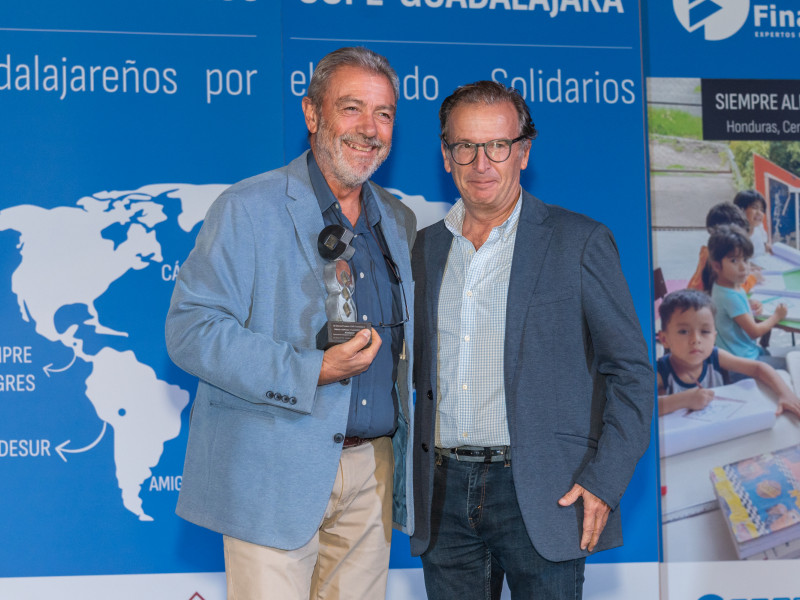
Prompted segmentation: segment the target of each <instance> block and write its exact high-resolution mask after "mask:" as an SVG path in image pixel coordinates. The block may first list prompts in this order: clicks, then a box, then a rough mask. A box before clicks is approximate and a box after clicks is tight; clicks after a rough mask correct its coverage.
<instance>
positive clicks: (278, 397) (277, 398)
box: [275, 394, 283, 400]
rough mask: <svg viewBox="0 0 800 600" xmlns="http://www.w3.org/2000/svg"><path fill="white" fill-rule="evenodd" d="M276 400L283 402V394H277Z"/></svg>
mask: <svg viewBox="0 0 800 600" xmlns="http://www.w3.org/2000/svg"><path fill="white" fill-rule="evenodd" d="M275 400H283V396H282V395H281V394H275Z"/></svg>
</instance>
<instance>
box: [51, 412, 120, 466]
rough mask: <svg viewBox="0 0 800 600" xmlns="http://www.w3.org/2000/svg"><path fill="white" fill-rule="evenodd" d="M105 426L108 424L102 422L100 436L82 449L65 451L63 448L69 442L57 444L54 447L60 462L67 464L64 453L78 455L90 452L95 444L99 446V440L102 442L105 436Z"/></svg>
mask: <svg viewBox="0 0 800 600" xmlns="http://www.w3.org/2000/svg"><path fill="white" fill-rule="evenodd" d="M107 426H108V423H106V422H105V421H103V431H101V432H100V435H99V436H97V439H96V440H95V441H93V442H92V443H91V444H89V445H88V446H86V447H84V448H76V449H74V450H73V449H70V450H67V449H66V448H65V447H64V446H66V445H67V444H69V442H70V440H67V441H66V442H62V443H61V444H59V445H58V446H56V452H58V455H59V456H60V457H61V460H63V461H64V462H67V457H66V456H64V453H65V452H67V453H69V454H78V453H80V452H86V451H87V450H91V449H92V448H94V447H95V446H97V444H99V443H100V440H102V439H103V436H104V435H105V434H106V427H107Z"/></svg>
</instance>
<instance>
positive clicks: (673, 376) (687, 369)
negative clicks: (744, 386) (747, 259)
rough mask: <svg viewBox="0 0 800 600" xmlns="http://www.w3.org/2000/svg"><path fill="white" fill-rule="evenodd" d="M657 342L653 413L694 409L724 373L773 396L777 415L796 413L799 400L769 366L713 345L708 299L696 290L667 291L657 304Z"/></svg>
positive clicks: (722, 379) (711, 394) (708, 396)
mask: <svg viewBox="0 0 800 600" xmlns="http://www.w3.org/2000/svg"><path fill="white" fill-rule="evenodd" d="M658 312H659V316H660V317H661V331H660V332H659V334H658V337H659V341H660V342H661V344H662V345H663V346H664V347H665V348H666V349H667V350H668V352H667V353H666V354H665V355H664V356H662V357H661V358H659V359H658V362H657V365H656V366H657V369H656V372H657V379H658V414H659V415H665V414H668V413H671V412H673V411H676V410H678V409H680V408H688V409H690V410H700V409H702V408H704V407H705V406H706V405H707V404H708V403H709V402H711V400H713V398H714V390H713V389H710V388H715V387H719V386H721V385H725V384H726V383H728V372H734V373H739V374H741V375H744V376H746V377H752V378H754V379H756V380H758V381H760V382H762V383H764V384H765V385H766V386H767V387H769V388H770V389H771V390H772V391H773V392H775V394H777V396H778V411H777V412H778V414H780V413H782V412H783V411H784V410H787V411H790V412H792V413H794V414H795V415H798V416H800V399H799V398H798V397H797V395H796V394H795V393H794V392H793V391H792V390H791V389H790V388H789V386H788V385H786V383H785V382H784V381H783V379H782V378H781V376H780V375H778V373H777V371H775V369H773V368H772V367H771V366H770V365H768V364H766V363H763V362H760V361H756V360H750V359H747V358H742V357H739V356H735V355H733V354H731V353H730V352H727V351H725V350H723V349H721V348H717V347H716V346H715V345H714V340H715V338H716V335H717V331H716V327H715V325H714V313H715V308H714V303H713V301H712V300H711V298H710V297H709V296H708V295H707V294H704V293H703V292H700V291H697V290H678V291H676V292H672V293H670V294H667V296H666V297H665V298H664V300H663V301H662V302H661V306H659V308H658Z"/></svg>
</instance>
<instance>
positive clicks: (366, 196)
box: [307, 152, 381, 227]
mask: <svg viewBox="0 0 800 600" xmlns="http://www.w3.org/2000/svg"><path fill="white" fill-rule="evenodd" d="M307 162H308V176H309V178H310V179H311V187H312V188H313V190H314V195H315V196H316V197H317V202H318V203H319V210H320V212H322V213H324V212H325V211H326V210H328V209H330V208H331V207H332V206H334V205H335V206H336V209H335V210H337V211H339V213H341V210H342V209H341V207H340V206H339V201H338V200H337V199H336V196H334V195H333V192H332V191H331V186H329V185H328V182H327V181H326V180H325V176H324V175H323V174H322V170H321V169H320V168H319V165H318V164H317V159H316V157H315V156H314V153H313V152H309V153H308V158H307ZM361 201H362V206H363V208H364V212H365V214H366V216H367V221H368V222H369V224H370V227H375V225H377V224H378V223H379V222H380V220H381V213H380V211H379V210H378V206H377V205H376V203H375V198H374V196H373V194H372V187H371V186H370V185H369V182H365V183H364V185H362V186H361ZM348 225H349V223H348Z"/></svg>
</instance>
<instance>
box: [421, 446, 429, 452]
mask: <svg viewBox="0 0 800 600" xmlns="http://www.w3.org/2000/svg"><path fill="white" fill-rule="evenodd" d="M422 451H423V452H427V451H428V444H422Z"/></svg>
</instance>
